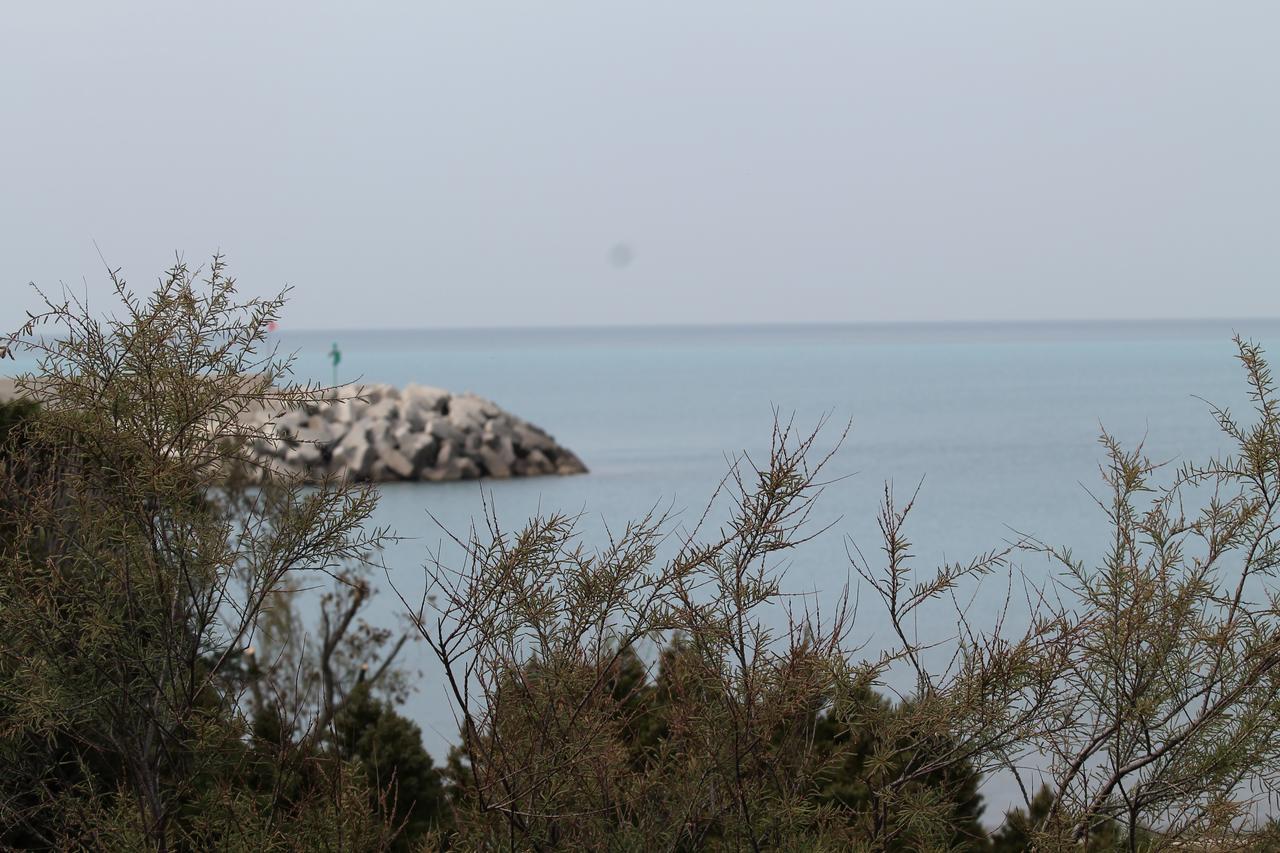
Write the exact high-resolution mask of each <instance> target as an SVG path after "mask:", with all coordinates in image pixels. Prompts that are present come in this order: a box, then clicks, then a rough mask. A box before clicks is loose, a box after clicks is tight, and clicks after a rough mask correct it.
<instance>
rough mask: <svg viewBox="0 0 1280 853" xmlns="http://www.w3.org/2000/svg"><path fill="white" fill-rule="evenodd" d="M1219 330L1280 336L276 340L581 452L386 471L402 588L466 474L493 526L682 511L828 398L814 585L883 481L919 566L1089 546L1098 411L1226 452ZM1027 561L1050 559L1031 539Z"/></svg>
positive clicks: (448, 516)
mask: <svg viewBox="0 0 1280 853" xmlns="http://www.w3.org/2000/svg"><path fill="white" fill-rule="evenodd" d="M1233 331H1238V332H1240V333H1241V334H1243V335H1246V336H1250V337H1253V338H1254V339H1256V340H1258V341H1260V342H1261V343H1263V344H1264V346H1265V345H1273V346H1274V347H1275V348H1276V349H1277V351H1278V352H1280V322H1276V321H1250V320H1238V321H1222V322H1202V323H1201V322H1196V323H1189V322H1188V323H1104V324H1073V323H1053V324H1022V325H1011V324H999V325H978V324H974V325H902V326H830V327H758V328H744V327H740V328H666V329H610V330H604V329H590V330H537V331H529V330H483V331H457V330H451V331H392V332H385V331H384V332H351V331H343V332H333V333H298V334H286V335H282V336H281V339H280V340H281V344H282V346H283V347H284V348H285V349H288V350H291V351H296V352H297V357H298V360H297V364H296V369H297V373H298V375H299V376H301V377H305V378H310V379H318V380H322V381H329V380H330V378H331V377H330V368H329V364H328V361H327V360H326V358H325V355H326V353H327V352H328V351H329V347H330V345H331V344H332V343H333V342H335V341H336V342H337V343H338V344H339V345H340V347H341V348H342V351H343V353H344V356H343V361H342V364H341V368H340V372H339V377H338V378H339V380H340V381H350V380H353V379H356V378H363V379H365V380H371V381H381V382H392V383H397V384H403V383H406V382H409V381H418V382H423V383H426V384H432V385H439V386H442V387H446V388H449V389H451V390H455V391H462V390H472V391H475V392H477V393H480V394H482V395H485V396H488V397H490V398H492V399H494V400H496V401H497V402H498V403H499V404H501V405H503V406H504V407H506V408H508V409H510V410H511V411H513V412H515V413H517V414H518V415H520V416H522V417H525V418H527V419H529V420H531V421H533V422H535V423H537V424H539V425H541V426H543V427H544V428H546V429H547V430H548V431H550V432H551V433H552V434H554V435H555V436H556V437H557V438H558V439H559V440H560V441H561V442H562V443H564V444H566V445H567V446H568V447H570V448H572V449H573V450H575V451H576V452H577V453H578V454H579V455H580V456H581V457H582V458H583V460H584V461H585V462H586V463H587V465H588V466H589V467H590V469H591V473H590V474H589V475H586V476H582V477H570V478H539V479H531V480H516V481H505V482H485V483H475V482H471V483H455V484H444V485H417V484H410V485H396V486H391V487H387V488H385V489H384V490H383V502H382V505H381V508H380V511H379V521H380V522H382V523H386V524H389V525H391V526H392V527H393V528H395V529H396V530H397V532H398V533H400V534H401V535H402V536H405V537H408V538H407V539H406V540H405V541H402V542H400V543H398V544H396V545H395V546H394V547H392V548H391V549H390V550H389V551H388V553H387V560H388V565H389V567H390V570H391V572H392V576H393V578H395V579H396V583H397V585H398V586H399V585H403V587H404V588H405V589H407V590H408V591H410V592H414V591H417V590H420V588H421V570H420V566H421V564H422V562H423V560H424V558H425V556H426V554H427V551H428V549H429V548H435V547H436V546H438V545H439V544H440V543H441V542H444V541H446V538H445V536H444V534H443V533H442V532H441V530H440V529H439V528H438V527H437V526H436V525H435V524H434V523H433V522H431V521H430V520H429V519H428V517H427V511H428V510H430V512H431V513H433V514H434V515H435V516H436V517H437V518H439V519H440V520H441V522H442V523H443V524H444V526H445V527H447V528H449V529H450V530H454V531H464V530H465V529H466V528H467V526H468V524H469V523H470V521H471V520H472V519H473V518H478V517H479V516H480V515H481V513H482V493H483V494H487V495H488V497H489V498H490V499H491V501H492V503H493V505H494V506H495V507H496V511H497V514H498V517H499V519H500V521H501V522H502V524H503V525H504V526H505V527H506V528H508V529H511V528H514V527H517V526H518V525H519V524H520V523H521V522H522V521H523V520H524V519H526V518H527V517H528V516H530V515H531V514H533V513H535V512H537V511H538V510H539V508H541V509H542V510H550V509H559V510H567V511H575V512H576V511H585V513H586V514H585V516H584V519H583V537H584V539H585V541H586V542H587V543H588V544H590V543H592V542H598V541H600V537H601V536H602V534H603V529H604V525H605V524H606V523H607V524H608V525H609V526H610V527H612V528H614V529H618V528H619V527H621V526H622V525H623V524H624V523H625V521H626V520H627V519H630V518H634V517H636V516H638V515H641V514H643V513H644V512H645V511H647V510H648V509H650V508H651V507H653V506H655V505H660V506H667V505H671V506H673V507H674V508H675V509H676V510H678V511H679V510H683V516H682V517H683V518H684V519H686V520H687V521H689V522H690V523H692V521H693V520H696V517H697V514H698V512H699V511H700V510H701V508H702V506H703V505H704V503H705V501H706V500H707V498H708V497H709V496H710V495H711V493H712V491H713V489H714V488H715V486H716V484H717V483H718V482H719V480H720V478H721V477H722V476H723V474H724V472H725V470H726V460H727V459H728V458H729V457H731V456H732V455H733V454H736V453H738V452H741V451H746V452H748V453H749V454H751V455H752V456H753V457H755V458H764V457H765V456H766V455H767V449H768V444H769V437H770V428H771V425H772V422H773V410H774V408H775V407H776V408H777V409H778V410H779V411H781V412H782V413H784V414H785V415H787V416H790V415H791V414H792V413H794V414H795V415H796V418H797V422H798V423H799V424H801V425H804V426H809V425H812V424H815V423H816V422H817V421H818V420H819V419H821V418H823V417H824V416H829V418H830V426H829V427H828V429H827V430H826V433H825V434H826V435H827V436H828V437H829V439H830V441H834V439H835V438H836V436H837V434H838V432H839V428H840V426H842V425H843V423H844V422H845V421H846V420H849V419H852V422H853V429H852V431H851V433H850V435H849V438H848V439H847V440H846V442H845V443H844V445H843V446H842V447H841V449H840V451H839V452H838V453H837V455H836V456H835V458H834V460H833V461H832V463H831V469H830V473H831V474H832V475H835V476H840V477H844V479H841V480H839V481H838V482H835V483H832V484H831V485H830V486H828V488H827V489H826V492H825V493H824V495H823V496H822V498H821V499H820V501H819V504H818V511H817V513H816V514H815V517H814V524H815V525H816V526H821V525H823V524H826V523H829V522H830V523H834V527H833V528H832V529H831V530H830V531H829V532H827V533H825V534H824V535H823V536H821V537H820V538H818V539H817V540H816V541H814V542H812V543H809V544H808V545H806V546H804V547H803V548H801V549H799V550H797V551H795V552H792V554H791V555H790V557H789V558H788V563H787V566H786V568H787V572H788V574H787V581H786V586H787V587H788V588H789V589H791V590H793V591H809V592H817V593H819V594H820V595H824V596H830V595H834V594H836V593H838V592H839V591H840V589H841V588H842V587H843V586H844V585H845V584H846V583H849V584H853V582H854V581H855V580H856V575H852V573H851V571H850V566H849V563H848V560H847V558H846V544H847V542H849V541H850V540H852V541H853V542H855V543H857V544H858V545H860V546H861V547H862V549H863V551H864V552H866V553H867V554H868V556H870V557H872V558H873V559H874V557H875V556H876V546H877V545H878V539H877V536H876V528H875V513H876V508H877V502H878V500H879V499H880V496H881V493H882V488H883V484H884V483H885V481H889V480H891V481H893V483H894V484H895V487H896V490H897V492H898V493H899V494H900V495H902V494H904V493H909V492H910V491H911V490H912V489H914V487H915V486H916V485H917V483H919V482H920V481H921V480H922V479H923V486H922V489H921V492H920V498H919V501H918V504H917V510H916V513H915V515H914V523H913V524H912V526H911V527H910V528H909V530H910V532H911V533H912V534H913V535H912V538H913V541H914V542H915V546H916V547H915V549H914V551H915V553H916V554H917V555H918V560H917V564H918V566H919V567H920V568H921V569H922V570H923V569H928V568H930V567H932V566H935V565H936V564H937V563H938V562H939V561H942V560H955V559H962V558H967V557H970V556H972V555H974V554H976V553H978V552H981V551H984V550H987V549H990V548H992V547H995V546H999V545H1001V544H1002V543H1004V542H1005V541H1007V540H1009V539H1011V538H1015V534H1014V532H1013V531H1014V530H1017V531H1022V532H1025V533H1030V534H1033V535H1035V536H1037V537H1039V538H1041V539H1043V540H1045V541H1048V542H1051V543H1054V544H1064V545H1070V546H1072V547H1073V548H1074V549H1075V550H1076V552H1077V554H1078V555H1080V556H1089V555H1096V554H1098V553H1100V551H1101V548H1102V547H1103V545H1104V543H1103V540H1102V533H1103V531H1104V526H1103V524H1104V522H1103V519H1102V516H1101V515H1100V513H1099V511H1098V509H1097V508H1096V506H1095V505H1094V504H1093V502H1092V500H1091V499H1090V497H1089V494H1088V492H1087V489H1088V488H1096V487H1099V486H1100V479H1099V476H1098V469H1097V465H1098V463H1099V461H1100V460H1101V453H1100V448H1099V446H1098V444H1097V437H1098V433H1099V430H1100V428H1101V426H1104V425H1105V427H1106V428H1107V429H1108V430H1109V431H1110V432H1112V433H1113V434H1115V435H1116V436H1118V437H1119V438H1120V439H1122V440H1123V441H1125V442H1127V443H1136V442H1138V441H1141V440H1144V439H1145V442H1146V448H1147V451H1148V453H1149V454H1150V455H1151V456H1152V457H1153V458H1155V459H1170V460H1172V459H1185V458H1200V457H1204V456H1207V455H1208V454H1211V453H1214V452H1217V451H1221V450H1223V449H1225V444H1224V442H1223V441H1222V438H1221V436H1220V434H1219V433H1218V431H1217V428H1216V426H1215V424H1214V421H1213V419H1212V418H1211V417H1210V415H1209V413H1208V406H1207V404H1206V403H1205V402H1203V401H1202V400H1199V399H1196V396H1197V395H1198V396H1199V397H1203V398H1206V399H1208V400H1211V401H1213V402H1215V403H1221V404H1226V405H1230V406H1232V407H1236V408H1239V407H1243V406H1246V405H1247V402H1248V400H1247V394H1246V388H1245V385H1244V383H1243V379H1242V374H1241V372H1240V369H1239V366H1238V364H1237V362H1236V361H1235V360H1234V358H1233V354H1234V352H1235V349H1234V345H1233V344H1232V342H1231V335H1232V333H1233ZM830 441H828V444H829V443H830ZM451 554H453V555H454V556H455V557H456V555H457V552H456V549H452V550H451V549H450V548H448V547H446V548H445V549H444V556H445V557H446V559H447V558H448V557H449V556H450V555H451ZM1023 568H1024V569H1025V570H1026V571H1027V572H1028V573H1029V574H1031V575H1033V576H1036V575H1037V574H1039V575H1043V573H1045V572H1047V571H1049V570H1050V569H1049V567H1048V566H1047V565H1046V564H1044V563H1043V562H1040V561H1038V560H1036V559H1035V558H1028V559H1027V560H1026V561H1024V563H1023ZM855 586H856V585H855ZM1004 592H1005V587H1004V584H1003V582H1002V581H1000V580H999V579H993V580H992V581H989V582H988V586H987V587H986V588H984V589H982V590H979V592H978V594H977V597H976V598H975V603H974V608H973V610H972V611H971V614H970V616H971V619H976V620H977V621H978V622H981V620H982V616H983V615H984V613H985V612H992V611H994V608H995V607H996V606H998V604H999V603H1000V602H1001V601H1002V600H1003V597H1004ZM378 608H379V610H380V611H381V612H383V613H385V614H386V615H390V614H391V613H392V612H393V611H394V609H395V603H394V602H393V601H392V600H391V596H390V595H384V596H383V597H382V600H381V601H380V603H379V604H378ZM925 621H926V622H928V624H926V625H924V626H921V627H920V630H921V636H922V637H925V636H929V637H938V636H946V635H947V634H948V633H949V632H950V631H951V629H952V627H953V626H954V618H953V617H952V616H951V615H950V614H949V613H948V612H947V611H946V610H945V609H939V610H936V611H934V612H933V613H931V614H926V618H925ZM886 628H887V626H886V623H885V622H884V620H883V618H881V617H880V614H879V613H878V612H877V611H876V610H875V608H874V607H873V606H872V605H871V603H870V602H869V600H868V599H867V597H866V596H865V595H864V596H863V601H862V604H861V607H860V609H859V614H858V621H857V625H856V628H855V632H854V639H855V640H856V641H858V642H862V641H865V642H868V643H869V650H874V649H875V648H876V647H877V645H878V644H879V643H881V642H885V641H887V634H886ZM421 651H422V650H421V649H419V650H418V652H417V653H415V654H417V655H418V657H417V658H416V660H415V663H416V664H417V665H419V666H421V668H422V670H423V680H422V690H421V691H420V692H419V693H418V694H417V695H416V696H415V697H414V698H413V699H412V700H411V702H410V708H409V710H410V712H411V713H412V714H413V716H415V717H416V718H417V719H418V720H419V721H420V722H421V723H422V724H423V726H424V729H425V735H426V740H427V742H428V745H429V747H430V748H431V749H432V751H433V753H435V754H437V755H440V754H442V753H443V751H444V749H445V744H447V743H449V742H452V741H453V740H454V739H455V733H456V727H455V725H454V723H453V718H452V715H451V713H450V712H449V710H448V708H447V706H446V704H445V703H444V702H443V700H442V697H441V695H440V692H439V690H440V687H439V684H440V682H439V679H438V672H437V671H436V669H435V667H433V666H432V665H431V663H430V661H427V660H426V659H425V656H423V655H422V654H421ZM993 799H999V797H998V795H997V796H995V797H993Z"/></svg>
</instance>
